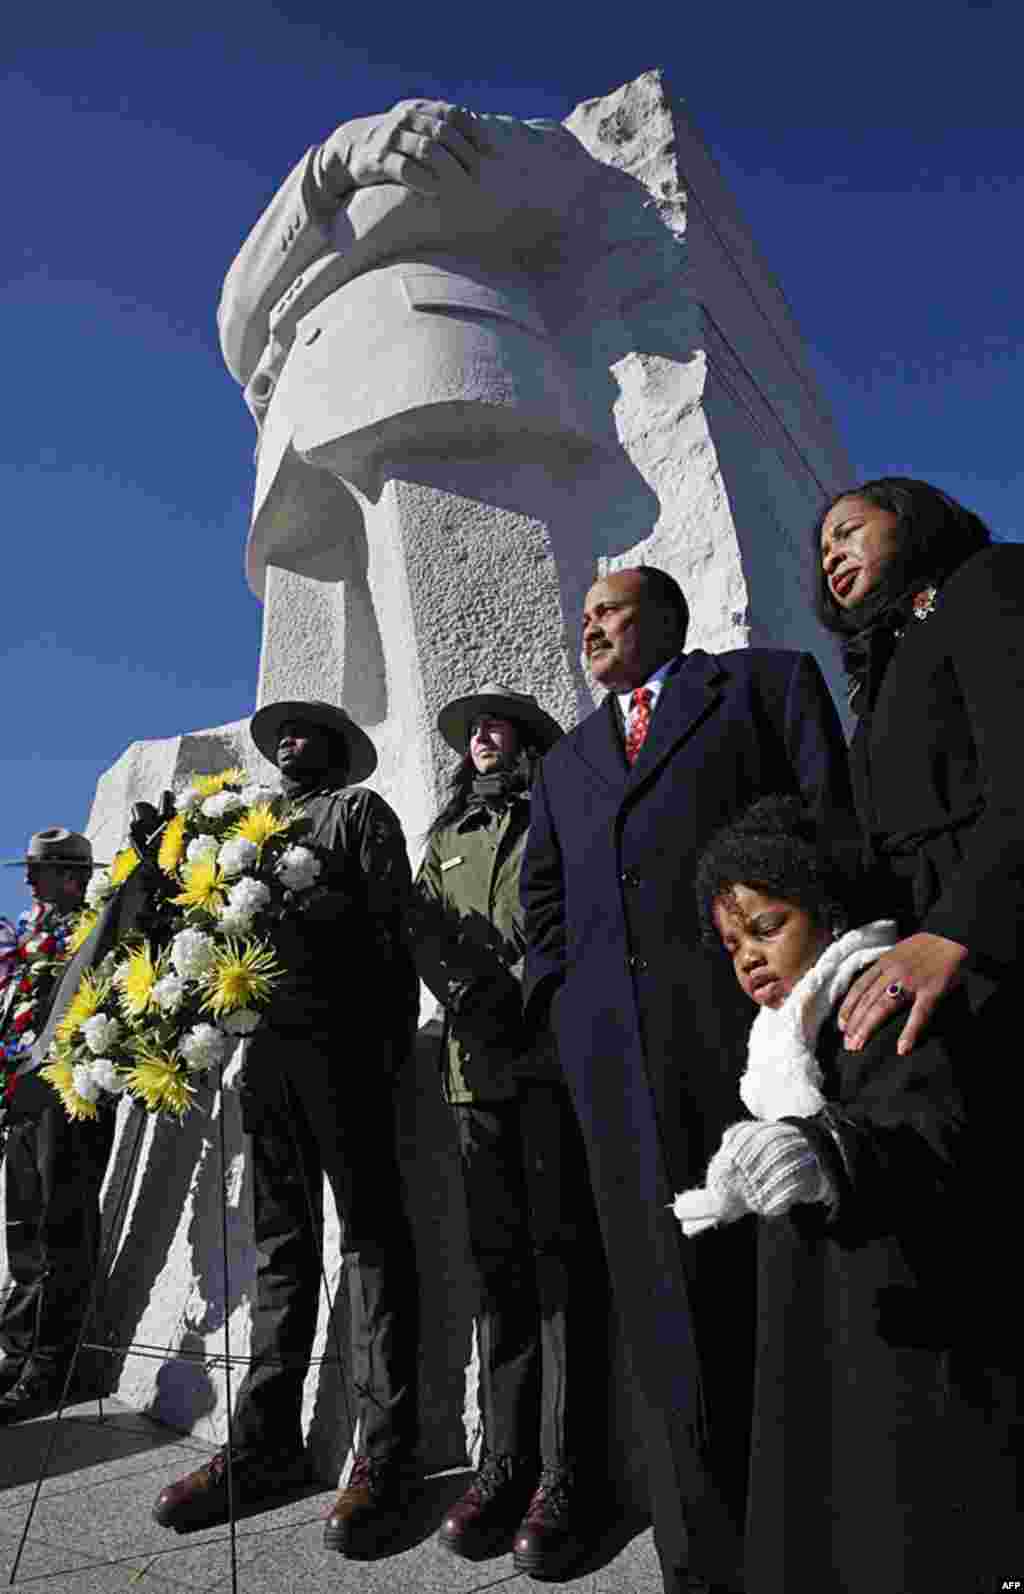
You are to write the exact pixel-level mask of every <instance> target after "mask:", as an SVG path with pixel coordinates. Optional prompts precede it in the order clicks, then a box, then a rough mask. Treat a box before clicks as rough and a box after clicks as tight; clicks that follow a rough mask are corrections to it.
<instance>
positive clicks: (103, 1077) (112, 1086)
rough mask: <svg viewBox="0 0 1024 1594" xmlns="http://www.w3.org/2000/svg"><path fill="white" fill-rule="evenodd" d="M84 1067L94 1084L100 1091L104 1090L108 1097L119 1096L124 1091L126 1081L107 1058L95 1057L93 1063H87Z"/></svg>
mask: <svg viewBox="0 0 1024 1594" xmlns="http://www.w3.org/2000/svg"><path fill="white" fill-rule="evenodd" d="M86 1067H87V1068H88V1070H89V1072H90V1074H91V1075H92V1077H93V1079H94V1080H95V1082H96V1084H97V1085H98V1086H99V1087H100V1089H101V1090H105V1091H106V1092H107V1095H108V1096H119V1095H120V1094H121V1092H122V1090H124V1087H125V1083H126V1081H125V1080H124V1078H123V1077H122V1075H121V1074H119V1073H118V1071H117V1066H116V1064H115V1063H114V1062H112V1060H111V1059H110V1058H109V1057H97V1058H95V1060H94V1061H93V1062H91V1063H87V1064H86Z"/></svg>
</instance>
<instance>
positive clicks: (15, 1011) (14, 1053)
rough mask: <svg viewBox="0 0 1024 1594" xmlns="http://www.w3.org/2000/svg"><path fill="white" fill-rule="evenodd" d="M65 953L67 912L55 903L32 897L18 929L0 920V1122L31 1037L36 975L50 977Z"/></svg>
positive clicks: (67, 953) (68, 950)
mask: <svg viewBox="0 0 1024 1594" xmlns="http://www.w3.org/2000/svg"><path fill="white" fill-rule="evenodd" d="M70 954H71V946H70V937H69V915H68V914H67V912H64V913H62V912H61V911H60V908H59V907H58V906H57V904H56V903H52V902H35V903H33V904H32V907H31V908H29V910H28V912H27V913H25V914H22V916H21V918H20V919H19V921H18V928H17V929H16V928H15V926H14V925H12V924H11V923H10V922H9V921H8V920H6V919H3V920H0V1000H2V1001H3V1002H4V1005H5V1008H6V1011H5V1014H4V1022H3V1026H2V1031H0V1123H2V1122H3V1120H4V1118H5V1117H6V1115H7V1110H8V1107H9V1104H10V1101H11V1098H12V1097H13V1095H14V1090H15V1087H16V1085H17V1082H18V1069H19V1067H20V1066H21V1064H22V1063H23V1062H24V1061H25V1058H26V1057H27V1055H28V1053H29V1052H30V1051H31V1049H32V1046H33V1044H34V1042H35V1039H36V1009H37V1007H38V1003H39V985H40V981H41V980H43V979H44V978H50V979H52V978H53V976H54V975H55V972H56V970H57V969H59V967H60V966H61V964H63V963H64V962H65V961H66V960H67V958H68V957H69V956H70ZM12 983H13V985H14V990H13V992H12V991H11V985H12Z"/></svg>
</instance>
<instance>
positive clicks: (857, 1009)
mask: <svg viewBox="0 0 1024 1594" xmlns="http://www.w3.org/2000/svg"><path fill="white" fill-rule="evenodd" d="M966 957H967V948H966V947H965V946H961V945H960V942H959V941H948V940H947V939H946V937H945V936H942V935H929V934H928V933H927V932H926V931H923V930H922V931H919V932H918V933H917V934H916V935H911V936H908V937H907V939H906V940H905V941H898V942H897V944H896V945H895V946H894V947H891V948H890V950H889V951H888V952H884V953H883V954H882V956H881V957H880V958H879V959H878V961H877V962H876V963H872V964H871V966H870V968H867V969H865V970H864V973H863V974H862V975H861V976H860V977H859V979H856V980H854V982H853V984H852V985H851V986H850V989H849V990H848V991H847V993H846V999H845V1000H844V1002H843V1004H842V1006H841V1007H840V1009H839V1014H838V1022H839V1028H840V1029H841V1030H842V1032H843V1036H844V1041H845V1045H846V1050H847V1051H848V1052H859V1051H860V1050H861V1048H862V1046H863V1045H864V1043H865V1041H866V1040H867V1039H868V1038H869V1036H871V1035H872V1034H873V1033H874V1031H875V1030H876V1029H877V1028H878V1026H879V1024H884V1023H885V1021H886V1019H887V1018H891V1017H892V1014H893V1012H894V1011H895V1010H897V1009H899V1008H900V1007H903V1008H906V1007H907V1005H908V1004H910V1013H909V1016H908V1018H907V1022H906V1023H905V1024H904V1026H903V1028H902V1030H901V1031H900V1036H899V1040H898V1042H897V1045H896V1050H897V1052H898V1053H899V1055H900V1056H901V1057H905V1056H906V1054H907V1053H908V1052H910V1051H912V1050H913V1048H914V1043H915V1041H917V1039H918V1037H919V1036H920V1035H921V1033H922V1032H923V1030H924V1029H925V1027H926V1025H927V1024H928V1021H929V1019H930V1018H931V1016H932V1013H933V1011H934V1009H935V1007H936V1005H937V1003H939V1002H940V1001H941V1000H942V998H943V997H944V996H945V995H946V993H947V992H948V991H952V990H954V989H955V988H956V987H957V986H958V985H959V984H960V982H961V980H962V978H963V963H964V960H965V958H966Z"/></svg>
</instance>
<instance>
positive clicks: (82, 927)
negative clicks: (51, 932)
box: [67, 908, 99, 957]
mask: <svg viewBox="0 0 1024 1594" xmlns="http://www.w3.org/2000/svg"><path fill="white" fill-rule="evenodd" d="M98 918H99V914H98V913H96V912H94V911H93V909H92V908H83V909H82V911H81V913H80V914H79V915H78V917H77V919H76V920H75V923H74V928H73V929H72V931H71V934H70V935H69V936H68V942H67V949H68V956H69V957H74V955H75V953H76V952H77V951H78V948H79V947H80V946H84V945H85V943H86V941H88V939H89V937H90V935H92V932H93V930H95V928H96V920H97V919H98Z"/></svg>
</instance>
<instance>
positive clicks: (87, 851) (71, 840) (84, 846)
mask: <svg viewBox="0 0 1024 1594" xmlns="http://www.w3.org/2000/svg"><path fill="white" fill-rule="evenodd" d="M27 863H37V864H44V863H45V864H52V865H55V866H56V867H57V868H69V869H72V868H73V869H106V867H107V865H106V864H105V863H98V862H97V861H96V859H95V858H94V857H93V855H92V842H91V841H90V840H89V838H88V836H83V835H82V834H81V832H80V831H77V830H68V829H67V827H66V826H65V825H51V826H50V828H49V830H37V831H36V833H35V835H34V836H30V837H29V839H28V847H27V848H26V850H25V852H24V853H23V855H22V856H21V857H20V858H4V859H2V860H0V867H2V868H4V869H23V868H24V867H25V865H26V864H27Z"/></svg>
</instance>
